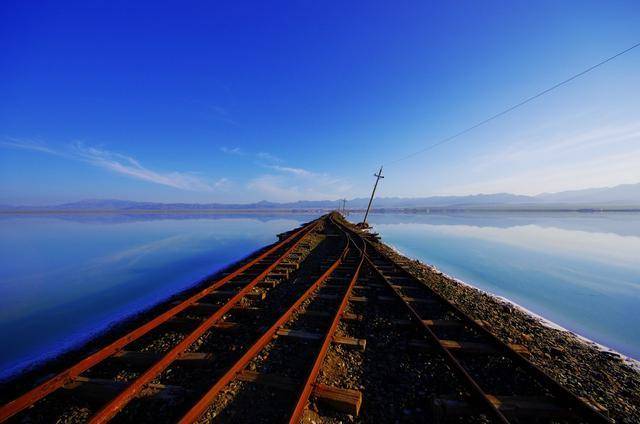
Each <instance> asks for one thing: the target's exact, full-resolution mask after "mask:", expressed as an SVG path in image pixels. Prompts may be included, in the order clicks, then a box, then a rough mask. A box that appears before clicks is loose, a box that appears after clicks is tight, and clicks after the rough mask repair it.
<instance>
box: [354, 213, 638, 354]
mask: <svg viewBox="0 0 640 424" xmlns="http://www.w3.org/2000/svg"><path fill="white" fill-rule="evenodd" d="M358 218H359V217H358V216H352V217H351V218H350V219H352V220H354V221H357V220H358ZM369 221H370V223H372V224H373V225H374V228H375V231H377V232H379V233H380V234H381V235H382V236H383V239H384V240H385V241H386V242H388V243H390V244H392V245H393V246H395V247H396V248H398V249H399V250H400V251H402V252H403V253H405V254H407V255H409V256H411V257H414V258H418V259H421V260H423V261H424V262H427V263H430V264H433V265H435V266H436V267H438V268H439V269H441V270H442V271H444V272H446V273H447V274H450V275H453V276H455V277H457V278H459V279H461V280H464V281H466V282H468V283H470V284H472V285H474V286H476V287H479V288H481V289H484V290H487V291H489V292H492V293H495V294H497V295H499V296H504V297H506V298H509V299H511V300H513V301H515V302H516V303H518V304H520V305H522V306H524V307H525V308H527V309H530V310H531V311H533V312H535V313H537V314H539V315H542V316H544V317H546V318H548V319H550V320H552V321H554V322H556V323H558V324H560V325H561V326H563V327H565V328H568V329H570V330H572V331H575V332H577V333H579V334H581V335H584V336H586V337H588V338H590V339H592V340H595V341H597V342H599V343H602V344H604V345H607V346H610V347H612V348H614V349H616V350H619V351H620V352H622V353H625V354H627V355H630V356H633V357H635V358H640V326H638V325H635V324H632V323H637V322H640V214H633V213H599V214H581V213H513V212H509V213H475V214H470V213H469V214H467V213H456V214H420V215H412V214H373V215H371V216H370V220H369Z"/></svg>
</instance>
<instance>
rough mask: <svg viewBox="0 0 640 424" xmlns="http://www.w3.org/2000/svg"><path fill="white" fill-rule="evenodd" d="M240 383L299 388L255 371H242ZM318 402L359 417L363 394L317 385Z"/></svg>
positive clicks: (280, 378)
mask: <svg viewBox="0 0 640 424" xmlns="http://www.w3.org/2000/svg"><path fill="white" fill-rule="evenodd" d="M237 379H238V380H240V381H245V382H251V383H257V384H263V385H265V386H269V387H274V388H277V389H280V390H288V391H294V390H296V388H297V387H298V384H297V383H296V381H295V380H293V379H291V378H288V377H285V376H280V375H273V374H260V373H257V372H255V371H246V370H245V371H242V372H241V373H240V374H238V376H237ZM312 396H314V397H315V398H316V399H317V401H318V402H320V403H322V404H324V405H327V406H328V407H330V408H333V409H335V410H337V411H340V412H344V413H346V414H351V415H358V414H359V413H360V407H361V406H362V392H360V391H359V390H350V389H340V388H337V387H332V386H327V385H325V384H315V385H314V388H313V392H312Z"/></svg>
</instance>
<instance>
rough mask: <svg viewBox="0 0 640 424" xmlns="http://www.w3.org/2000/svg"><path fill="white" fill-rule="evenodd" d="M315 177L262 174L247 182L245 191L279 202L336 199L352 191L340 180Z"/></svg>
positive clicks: (328, 177) (349, 186)
mask: <svg viewBox="0 0 640 424" xmlns="http://www.w3.org/2000/svg"><path fill="white" fill-rule="evenodd" d="M316 175H317V177H316V178H308V177H307V176H300V175H297V174H288V175H277V174H263V175H260V176H258V177H256V178H254V179H252V180H251V181H249V183H248V184H247V189H248V190H249V191H250V192H253V193H255V194H256V195H257V196H259V197H261V198H268V199H270V200H274V201H280V202H290V201H296V200H327V199H328V200H331V199H337V198H341V197H344V196H345V195H346V194H347V193H348V192H350V191H351V189H352V187H351V185H350V184H348V183H346V182H344V181H342V180H340V179H337V178H332V177H330V176H328V175H322V174H316Z"/></svg>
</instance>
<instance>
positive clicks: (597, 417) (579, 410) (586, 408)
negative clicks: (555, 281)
mask: <svg viewBox="0 0 640 424" xmlns="http://www.w3.org/2000/svg"><path fill="white" fill-rule="evenodd" d="M339 225H341V226H343V227H344V228H346V229H347V231H349V232H351V233H352V234H355V235H357V236H358V237H359V238H360V239H362V240H364V242H365V243H367V244H368V245H369V246H371V249H372V250H373V251H375V252H376V253H378V255H380V257H382V258H383V259H384V260H386V261H388V262H390V263H391V264H392V265H393V266H395V267H396V268H397V269H399V270H400V271H401V272H402V273H403V274H404V276H405V277H407V278H409V279H410V280H412V281H413V282H415V283H418V285H419V286H420V287H422V288H424V289H426V290H427V291H428V292H429V293H430V294H431V295H433V296H435V298H436V299H437V300H438V301H439V302H440V303H441V304H443V305H444V306H446V307H448V308H450V309H451V310H453V312H454V313H455V314H457V315H458V316H459V317H460V318H461V320H462V321H463V322H464V323H465V324H466V325H469V326H470V327H472V328H473V329H474V330H476V331H478V332H479V333H481V334H482V335H484V336H486V337H487V339H489V341H490V342H492V343H493V344H494V345H496V346H498V347H499V348H500V350H501V351H502V352H503V353H505V354H506V355H507V356H508V357H509V358H511V359H513V360H514V362H515V363H516V364H518V365H520V366H521V367H522V368H523V369H525V370H528V371H530V372H532V373H533V374H534V375H535V376H536V377H538V378H539V379H540V380H541V382H543V383H546V384H547V385H548V388H551V389H553V391H554V392H555V393H554V395H555V398H556V400H557V401H559V402H562V401H563V400H564V401H567V403H569V405H570V406H569V407H570V408H575V409H574V410H573V412H574V413H575V414H577V415H585V416H586V417H589V419H591V420H592V422H602V423H612V422H613V421H612V420H611V419H610V418H608V417H606V416H605V415H603V414H602V413H601V412H600V411H598V410H596V409H595V408H594V407H592V406H591V405H589V404H588V403H586V402H585V401H583V400H582V399H581V398H579V397H578V396H577V395H576V394H575V393H573V392H572V391H570V390H569V389H567V388H566V387H564V386H562V385H561V384H560V383H558V382H557V381H556V380H554V379H553V378H552V377H551V376H550V375H549V374H547V373H546V372H545V371H544V370H542V369H541V368H540V367H538V366H537V365H536V364H534V363H533V362H531V361H529V360H528V359H527V358H525V357H524V356H522V355H521V354H520V353H519V352H516V351H515V350H514V349H513V348H511V347H510V346H509V345H508V344H506V343H504V342H503V341H502V340H500V339H499V338H498V337H497V336H495V335H494V334H493V333H492V332H490V331H489V330H488V329H486V328H484V327H483V326H481V325H480V324H478V323H477V322H476V321H475V320H474V319H473V318H471V317H470V316H469V315H468V314H467V313H465V312H464V311H462V310H461V309H460V308H458V307H457V306H456V305H455V304H453V302H451V301H450V300H449V299H447V298H445V297H444V296H442V295H441V294H440V293H438V292H436V291H435V290H433V289H432V288H430V287H428V286H427V285H426V284H424V283H422V282H421V281H420V280H419V279H417V278H416V277H415V276H414V275H413V274H411V273H410V272H409V271H407V270H406V269H405V268H404V267H402V266H400V265H398V264H396V263H395V262H394V261H392V260H391V259H389V258H388V257H387V256H386V255H385V254H383V253H381V252H379V251H378V249H376V248H375V246H373V243H371V241H370V240H367V239H366V238H364V237H362V235H360V234H359V233H357V232H355V231H354V230H352V229H350V228H349V227H347V226H345V225H344V224H342V223H339ZM366 258H367V262H368V263H369V264H370V265H371V266H372V267H373V269H374V270H375V271H376V273H377V274H378V275H380V277H381V278H382V279H383V280H384V281H385V282H386V283H387V285H388V286H389V287H390V288H391V289H392V291H393V292H394V294H395V295H396V296H398V297H399V298H400V300H401V301H402V303H403V304H405V305H406V306H407V308H408V309H409V310H410V312H411V316H412V319H414V320H416V321H417V322H419V323H420V325H421V327H422V328H424V329H425V330H426V332H427V335H428V336H429V337H430V338H431V340H432V341H434V342H437V343H436V344H437V346H439V347H440V349H441V350H443V351H444V352H446V353H445V355H446V357H447V358H449V360H450V361H451V362H452V364H454V367H455V369H456V370H457V371H458V372H459V373H460V374H461V375H462V376H463V378H464V379H465V380H466V381H468V382H469V384H470V385H471V387H472V388H473V389H474V391H479V393H477V394H476V396H477V397H478V398H479V400H481V402H482V403H483V404H485V405H486V406H487V407H488V408H489V411H491V412H493V411H495V412H497V414H494V415H495V416H496V418H499V420H500V421H502V422H506V423H508V422H509V420H508V419H507V418H506V417H505V416H504V415H503V414H502V413H501V412H500V411H499V409H498V408H497V407H496V406H495V405H494V403H493V402H491V400H490V399H489V398H488V397H487V394H486V393H485V392H484V391H483V390H482V388H480V386H479V385H478V384H477V383H476V382H475V380H474V379H473V377H471V375H469V373H467V371H466V370H465V369H464V367H463V366H462V364H460V362H459V361H458V360H457V359H456V358H455V356H453V354H452V353H451V352H450V351H449V349H447V348H446V347H445V346H444V345H443V344H442V342H441V341H440V339H439V338H438V337H437V336H436V335H435V333H433V331H432V330H431V329H430V328H429V326H428V325H426V323H425V322H424V321H422V319H421V317H420V315H419V314H418V313H417V311H416V310H415V308H413V307H412V306H411V305H410V304H409V302H407V301H406V300H405V299H404V298H403V296H402V294H401V293H400V292H399V291H396V289H395V288H394V287H393V286H392V284H391V282H390V281H389V280H388V279H387V277H386V276H385V275H384V274H383V273H382V272H381V271H380V270H379V269H378V267H377V266H376V265H375V264H374V262H373V260H372V259H371V258H370V255H369V254H367V255H366ZM549 386H550V387H549ZM480 395H481V397H480ZM487 403H488V404H490V406H489V405H487Z"/></svg>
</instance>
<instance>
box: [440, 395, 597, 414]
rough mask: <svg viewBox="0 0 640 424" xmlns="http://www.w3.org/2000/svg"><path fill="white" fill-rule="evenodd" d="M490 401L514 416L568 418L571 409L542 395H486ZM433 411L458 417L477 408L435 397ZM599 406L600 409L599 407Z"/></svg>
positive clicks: (475, 411) (474, 412)
mask: <svg viewBox="0 0 640 424" xmlns="http://www.w3.org/2000/svg"><path fill="white" fill-rule="evenodd" d="M487 397H488V398H489V400H490V401H491V403H493V404H494V405H495V406H496V408H498V409H499V410H500V412H502V413H503V414H505V415H507V416H515V417H521V418H523V417H529V418H537V417H546V418H568V417H571V416H572V411H571V410H570V409H567V408H566V407H564V406H562V405H561V404H559V403H558V402H557V401H556V400H554V399H553V398H549V397H543V396H494V395H487ZM584 400H585V402H587V403H589V404H591V405H592V406H593V407H594V408H596V409H598V410H599V411H600V412H605V413H606V409H605V408H603V407H602V406H599V405H598V406H599V408H598V406H595V405H594V404H593V403H592V402H590V401H589V400H588V399H584ZM433 406H434V412H435V414H436V417H437V418H441V419H442V418H446V417H460V416H466V415H472V414H476V413H477V408H476V407H475V406H473V405H471V404H470V403H468V402H466V401H463V400H455V399H446V398H444V399H443V398H437V399H434V400H433ZM600 408H601V409H600Z"/></svg>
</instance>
